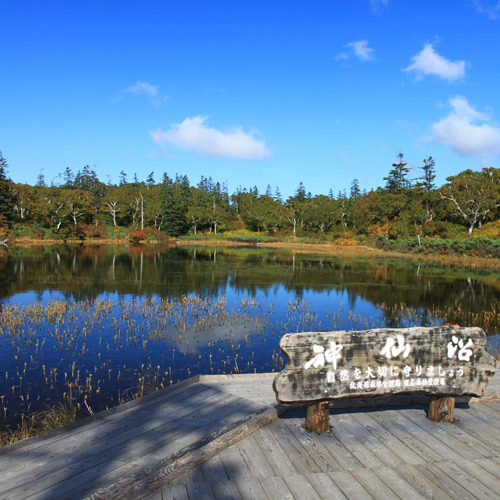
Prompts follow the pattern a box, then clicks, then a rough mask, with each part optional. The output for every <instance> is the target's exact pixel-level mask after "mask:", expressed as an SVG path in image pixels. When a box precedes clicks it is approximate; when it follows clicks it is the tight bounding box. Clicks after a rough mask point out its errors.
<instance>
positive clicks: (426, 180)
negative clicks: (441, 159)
mask: <svg viewBox="0 0 500 500" xmlns="http://www.w3.org/2000/svg"><path fill="white" fill-rule="evenodd" d="M435 165H436V162H435V161H434V159H433V158H432V156H429V158H427V160H424V166H423V167H420V168H421V169H422V170H423V171H424V175H422V177H420V178H419V180H421V181H422V182H420V183H418V185H419V186H421V187H423V188H424V189H425V190H426V191H427V192H429V191H432V190H433V189H434V188H435V187H436V185H435V184H434V179H435V178H436V169H435V168H434V167H435Z"/></svg>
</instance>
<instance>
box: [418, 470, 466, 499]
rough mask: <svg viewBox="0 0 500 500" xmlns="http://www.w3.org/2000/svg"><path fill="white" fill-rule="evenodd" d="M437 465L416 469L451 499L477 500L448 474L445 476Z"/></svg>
mask: <svg viewBox="0 0 500 500" xmlns="http://www.w3.org/2000/svg"><path fill="white" fill-rule="evenodd" d="M435 465H436V464H435V463H434V464H430V465H426V464H418V465H415V466H414V467H415V468H416V469H417V470H418V471H419V472H421V473H422V475H423V476H425V477H426V478H428V479H429V481H430V482H431V483H433V484H436V485H439V488H440V489H441V490H443V491H444V492H445V493H446V494H448V495H449V496H450V497H451V498H453V499H455V498H460V499H464V500H468V499H471V500H475V499H476V497H475V496H474V495H471V493H470V492H469V491H467V490H466V489H465V488H463V487H462V486H461V485H460V484H458V483H457V482H456V481H455V480H454V479H452V478H451V477H450V476H448V475H447V474H444V473H443V472H441V470H439V469H438V468H436V466H435Z"/></svg>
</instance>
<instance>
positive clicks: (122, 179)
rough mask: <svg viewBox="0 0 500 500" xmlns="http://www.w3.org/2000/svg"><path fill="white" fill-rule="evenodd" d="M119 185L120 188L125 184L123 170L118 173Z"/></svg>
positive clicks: (125, 175)
mask: <svg viewBox="0 0 500 500" xmlns="http://www.w3.org/2000/svg"><path fill="white" fill-rule="evenodd" d="M119 179H120V180H119V185H120V186H125V184H127V174H126V173H125V171H124V170H122V171H121V172H120V178H119Z"/></svg>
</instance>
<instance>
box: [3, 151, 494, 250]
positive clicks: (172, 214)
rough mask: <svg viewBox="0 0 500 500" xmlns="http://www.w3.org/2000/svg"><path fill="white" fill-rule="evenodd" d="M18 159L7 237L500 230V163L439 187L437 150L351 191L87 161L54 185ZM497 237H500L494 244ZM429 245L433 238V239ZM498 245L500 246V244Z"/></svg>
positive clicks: (333, 235)
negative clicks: (30, 178) (30, 177)
mask: <svg viewBox="0 0 500 500" xmlns="http://www.w3.org/2000/svg"><path fill="white" fill-rule="evenodd" d="M9 168H10V166H9V164H8V163H7V160H6V159H5V158H4V157H3V156H2V154H1V153H0V241H4V242H5V241H7V240H8V239H12V238H14V239H15V238H19V237H28V238H32V239H60V240H68V239H81V240H87V239H98V238H107V239H121V238H132V240H137V241H139V240H145V239H146V240H147V239H149V240H153V239H156V240H158V239H162V238H163V239H165V238H166V237H175V238H178V237H182V236H184V235H188V236H190V237H192V238H202V237H204V238H213V237H220V238H224V237H228V236H232V237H240V238H241V239H243V240H244V239H245V237H249V236H250V235H253V237H261V238H266V237H267V238H271V237H272V238H281V239H284V240H287V239H296V238H300V239H303V240H305V241H306V240H308V239H313V240H315V241H316V240H317V241H323V240H328V241H337V242H339V243H341V244H357V243H359V242H362V243H366V242H369V241H371V242H373V241H382V242H384V241H385V242H389V243H390V242H397V241H413V242H415V243H414V244H415V245H418V246H420V245H421V244H422V241H423V239H425V240H426V241H428V240H429V238H441V239H450V240H456V239H457V238H458V239H460V238H469V237H471V236H482V237H486V238H490V239H496V238H498V237H499V236H500V221H499V220H500V169H497V168H493V167H488V168H483V169H482V170H480V171H472V170H465V171H462V172H460V173H459V174H457V175H454V176H451V177H448V178H447V179H446V183H445V184H444V185H442V186H437V185H436V183H435V179H436V165H435V161H434V160H433V158H432V157H429V158H427V159H425V160H423V163H422V165H421V167H420V168H419V174H420V175H419V176H418V177H416V178H410V168H409V167H408V165H407V163H406V162H405V161H404V156H403V154H402V153H401V154H399V156H398V157H397V159H396V161H395V163H393V164H392V166H391V168H390V169H388V170H389V171H388V173H387V176H386V177H384V179H383V180H384V181H385V185H384V186H381V187H378V188H377V189H372V190H370V191H366V190H365V191H362V190H361V189H360V187H359V181H358V179H353V180H352V183H351V186H350V190H349V192H347V191H346V190H343V191H339V192H338V193H334V188H333V187H332V188H331V189H330V190H329V192H328V193H327V194H315V195H312V194H311V193H310V192H308V191H307V189H306V187H305V185H304V183H303V182H300V183H299V185H298V187H297V189H296V191H295V193H294V195H293V196H290V197H288V198H287V199H283V197H282V195H281V193H280V190H279V187H276V188H274V189H273V188H272V187H271V186H267V188H266V190H265V192H259V190H258V189H257V187H251V188H246V187H241V186H240V187H239V188H238V189H237V190H236V191H235V192H234V193H232V194H230V193H229V192H228V188H227V186H226V185H225V184H223V183H220V182H217V181H215V180H213V179H212V178H211V177H202V178H201V179H200V181H199V182H198V183H197V184H192V183H191V181H190V180H189V179H188V177H187V176H186V175H180V174H175V175H174V176H172V177H171V176H169V175H168V174H167V173H163V175H162V177H161V180H159V181H157V180H156V179H155V174H154V173H153V172H151V173H150V174H149V175H148V176H147V177H146V179H145V180H139V178H138V176H137V174H134V175H133V177H132V179H130V180H129V178H128V177H127V174H126V173H125V172H124V171H122V172H121V173H120V178H119V183H118V184H113V183H111V182H109V181H108V182H107V183H105V182H103V181H102V180H101V179H99V178H98V176H97V174H96V172H95V170H94V169H92V168H91V167H89V166H88V165H86V166H84V167H83V168H82V169H81V170H78V171H77V172H76V173H74V172H73V171H72V170H71V169H70V168H69V167H68V168H66V170H65V171H64V172H63V173H61V174H60V175H59V177H58V179H59V180H60V182H58V183H56V184H55V183H51V184H50V185H48V184H47V182H46V180H45V178H44V175H43V172H41V173H40V174H39V176H38V178H37V182H36V184H35V185H34V186H31V185H28V184H20V183H15V182H12V181H11V180H10V179H9V178H8V170H9ZM495 243H497V242H495ZM427 244H429V243H427ZM495 246H496V244H495Z"/></svg>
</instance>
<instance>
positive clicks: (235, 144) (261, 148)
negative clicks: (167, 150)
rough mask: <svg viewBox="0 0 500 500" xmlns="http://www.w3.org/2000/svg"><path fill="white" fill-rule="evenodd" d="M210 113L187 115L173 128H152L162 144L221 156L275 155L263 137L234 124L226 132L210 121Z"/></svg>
mask: <svg viewBox="0 0 500 500" xmlns="http://www.w3.org/2000/svg"><path fill="white" fill-rule="evenodd" d="M206 121H207V117H204V116H195V117H194V118H186V119H185V120H184V121H183V122H182V123H174V124H172V125H171V126H170V129H169V130H166V131H164V130H162V129H161V128H159V129H157V130H154V131H151V132H150V135H151V137H152V139H153V140H154V141H155V142H156V143H157V144H159V145H165V144H171V145H173V146H175V147H176V148H179V149H182V150H184V151H197V152H198V153H200V154H203V155H208V156H212V157H219V158H237V159H263V158H269V157H270V156H271V151H270V150H269V149H267V147H266V144H265V142H264V141H262V140H258V139H256V138H255V137H254V135H255V134H254V132H249V133H248V134H247V133H245V132H243V130H242V129H241V127H233V128H231V129H229V130H227V131H225V132H222V131H220V130H217V129H215V128H212V127H209V126H207V125H206V123H205V122H206Z"/></svg>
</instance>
